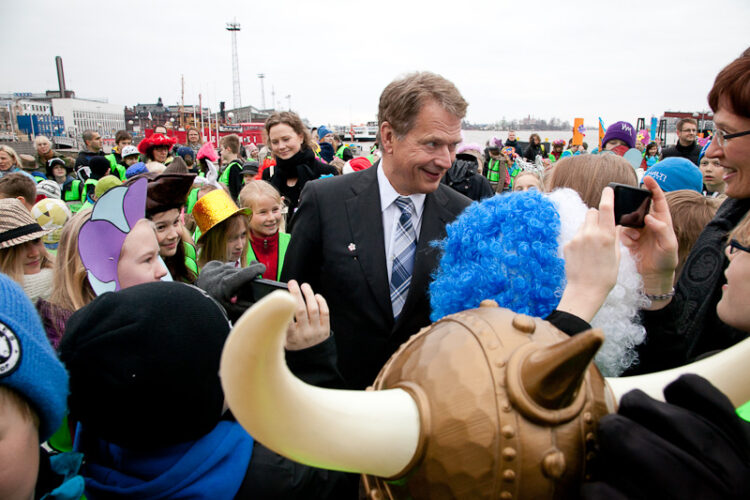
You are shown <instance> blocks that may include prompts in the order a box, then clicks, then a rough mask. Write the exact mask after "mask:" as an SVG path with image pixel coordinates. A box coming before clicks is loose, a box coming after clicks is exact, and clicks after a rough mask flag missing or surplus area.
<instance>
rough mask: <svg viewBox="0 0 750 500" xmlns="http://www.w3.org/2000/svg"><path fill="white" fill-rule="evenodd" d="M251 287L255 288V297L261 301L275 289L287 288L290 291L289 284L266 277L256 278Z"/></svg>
mask: <svg viewBox="0 0 750 500" xmlns="http://www.w3.org/2000/svg"><path fill="white" fill-rule="evenodd" d="M251 288H252V289H253V297H254V298H255V301H256V302H257V301H259V300H260V299H262V298H263V297H265V296H266V295H268V294H269V293H271V292H273V291H274V290H286V291H289V286H287V284H286V283H282V282H281V281H273V280H267V279H265V278H255V279H254V280H253V281H252V282H251Z"/></svg>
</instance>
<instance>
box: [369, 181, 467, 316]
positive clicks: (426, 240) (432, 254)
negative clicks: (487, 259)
mask: <svg viewBox="0 0 750 500" xmlns="http://www.w3.org/2000/svg"><path fill="white" fill-rule="evenodd" d="M446 203H447V199H446V198H445V196H443V194H442V193H441V192H440V189H438V190H437V191H435V192H434V193H430V194H428V195H427V196H426V198H425V202H424V211H423V212H422V228H421V230H420V231H419V241H418V242H417V255H416V258H415V261H414V271H413V272H412V276H411V284H410V285H409V294H408V295H407V296H406V302H405V303H404V308H403V309H402V310H401V315H400V316H399V319H398V321H397V322H396V324H395V325H394V330H396V329H398V328H399V326H400V324H401V323H402V322H403V321H404V319H405V318H406V317H408V315H409V314H411V312H412V310H413V309H414V307H415V306H416V305H417V303H418V302H419V299H420V298H422V297H424V296H426V295H427V286H428V284H429V282H430V273H431V272H432V270H433V269H435V267H436V265H437V261H438V257H439V251H438V249H437V248H434V247H432V245H431V244H430V243H431V242H433V241H434V240H439V239H442V238H444V237H445V226H446V225H447V224H448V223H449V222H450V221H451V219H452V217H451V214H450V212H449V211H448V210H446V209H445V208H444V205H445V204H446ZM381 225H382V224H381Z"/></svg>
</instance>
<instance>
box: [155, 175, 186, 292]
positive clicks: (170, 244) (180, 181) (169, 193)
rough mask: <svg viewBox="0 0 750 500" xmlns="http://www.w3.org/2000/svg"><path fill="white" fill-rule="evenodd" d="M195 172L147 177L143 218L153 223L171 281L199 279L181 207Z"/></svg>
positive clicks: (160, 251)
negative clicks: (144, 214) (144, 216)
mask: <svg viewBox="0 0 750 500" xmlns="http://www.w3.org/2000/svg"><path fill="white" fill-rule="evenodd" d="M193 179H195V174H185V173H183V174H177V173H175V174H172V173H165V174H161V175H158V176H155V177H154V178H152V179H149V183H148V194H147V198H146V217H147V218H148V219H149V220H151V221H152V222H153V223H154V229H155V231H156V239H157V240H158V241H159V255H160V256H161V258H162V260H164V263H165V264H166V265H167V269H168V270H169V273H170V274H171V275H172V279H173V280H174V281H182V282H184V283H191V284H192V283H194V282H195V281H196V280H197V279H198V264H197V261H196V251H195V246H194V245H193V243H192V240H191V238H190V236H189V235H188V232H187V230H186V229H185V226H184V225H183V223H182V208H183V207H184V206H185V201H186V199H187V196H188V192H189V191H190V188H191V187H192V186H193Z"/></svg>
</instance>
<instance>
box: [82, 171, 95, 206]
mask: <svg viewBox="0 0 750 500" xmlns="http://www.w3.org/2000/svg"><path fill="white" fill-rule="evenodd" d="M97 184H99V179H92V178H91V177H89V178H88V179H86V182H84V183H83V190H82V192H81V203H86V193H87V192H88V190H89V188H88V187H87V186H94V187H93V189H94V190H96V185H97Z"/></svg>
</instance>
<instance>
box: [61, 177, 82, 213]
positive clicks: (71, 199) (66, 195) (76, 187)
mask: <svg viewBox="0 0 750 500" xmlns="http://www.w3.org/2000/svg"><path fill="white" fill-rule="evenodd" d="M82 196H83V195H82V193H81V181H79V180H78V179H74V180H73V182H71V183H70V185H69V188H68V189H66V190H65V191H63V193H62V200H63V201H64V202H65V203H66V204H67V205H68V207H69V208H70V211H71V212H73V213H76V212H78V211H79V210H81V205H82V201H81V197H82Z"/></svg>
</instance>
